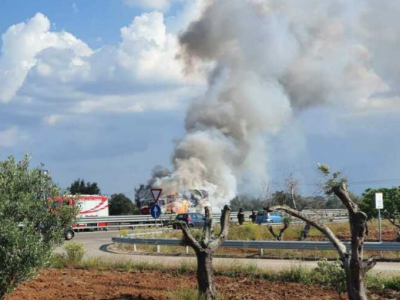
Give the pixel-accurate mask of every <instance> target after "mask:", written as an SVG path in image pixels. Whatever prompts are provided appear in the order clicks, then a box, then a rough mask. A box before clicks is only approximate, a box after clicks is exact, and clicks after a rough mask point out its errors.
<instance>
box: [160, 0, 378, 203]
mask: <svg viewBox="0 0 400 300" xmlns="http://www.w3.org/2000/svg"><path fill="white" fill-rule="evenodd" d="M364 13H365V9H364V8H363V7H356V8H355V7H354V5H352V2H351V1H347V0H346V1H319V0H318V1H317V0H306V1H292V0H269V1H261V0H215V1H209V3H208V5H207V7H206V8H205V10H204V12H203V14H202V16H201V17H200V18H199V19H198V20H196V21H194V22H192V23H191V24H190V25H189V27H188V28H187V30H186V31H185V32H183V33H182V35H181V36H180V45H181V53H180V58H181V59H182V60H183V61H184V62H185V65H186V71H187V72H200V71H201V70H205V69H206V70H208V75H207V76H208V88H207V91H206V92H205V93H204V95H202V96H201V97H198V98H197V99H194V100H193V102H192V103H191V105H190V107H189V110H188V112H187V115H186V121H185V127H186V135H185V136H184V137H183V138H182V140H180V141H179V142H178V143H177V145H176V147H175V152H174V154H173V166H174V171H173V172H172V173H171V174H168V176H165V177H162V178H161V177H158V179H157V180H156V181H155V183H156V184H157V185H159V186H162V187H163V188H165V189H166V190H168V191H178V190H185V189H204V190H207V191H208V193H209V195H210V199H211V201H212V205H213V206H215V207H216V206H221V204H223V203H226V202H227V201H229V200H230V199H231V198H232V197H234V196H235V194H236V188H237V184H238V182H239V181H240V179H241V176H242V174H243V173H244V172H250V173H251V174H253V175H254V176H257V177H261V178H263V179H266V178H267V174H266V173H265V169H266V165H267V163H268V160H267V155H266V153H267V150H268V148H267V144H266V138H267V137H268V136H272V135H275V134H278V133H279V132H280V130H281V129H282V128H283V127H284V126H285V124H287V123H288V122H290V120H291V118H293V116H294V115H295V114H296V113H298V112H299V111H301V110H303V109H306V108H308V107H313V106H316V105H323V104H326V103H348V102H352V101H353V102H357V101H360V100H363V99H367V98H368V97H370V96H371V95H372V94H374V93H376V92H380V91H384V90H385V89H386V85H385V84H384V82H383V81H382V80H381V78H380V77H379V76H378V75H377V74H375V73H374V71H373V69H372V68H371V54H370V53H369V51H368V48H367V47H366V46H365V45H364V44H363V42H362V39H361V38H359V36H360V31H361V29H360V27H359V26H358V25H357V26H356V25H355V24H359V22H360V18H361V16H362V15H363V14H364Z"/></svg>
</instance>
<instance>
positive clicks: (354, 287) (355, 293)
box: [344, 259, 368, 300]
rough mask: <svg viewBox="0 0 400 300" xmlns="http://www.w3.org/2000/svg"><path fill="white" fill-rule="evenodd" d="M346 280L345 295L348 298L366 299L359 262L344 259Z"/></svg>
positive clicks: (353, 299) (355, 299)
mask: <svg viewBox="0 0 400 300" xmlns="http://www.w3.org/2000/svg"><path fill="white" fill-rule="evenodd" d="M344 269H345V272H346V281H347V295H348V297H349V300H368V297H367V290H366V288H365V284H364V274H365V272H364V271H363V269H362V266H361V265H360V263H359V262H357V261H353V260H352V259H350V261H346V262H345V263H344Z"/></svg>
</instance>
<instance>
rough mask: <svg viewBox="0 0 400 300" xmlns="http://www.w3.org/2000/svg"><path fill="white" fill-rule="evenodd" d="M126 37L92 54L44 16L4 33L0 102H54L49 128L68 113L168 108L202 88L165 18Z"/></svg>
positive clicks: (147, 17) (143, 20) (126, 31)
mask: <svg viewBox="0 0 400 300" xmlns="http://www.w3.org/2000/svg"><path fill="white" fill-rule="evenodd" d="M120 37H121V41H120V43H118V44H117V45H115V46H111V45H104V46H102V47H101V48H98V49H91V48H90V47H89V46H88V45H86V44H85V43H84V42H82V41H80V40H79V39H77V38H76V37H74V36H73V35H72V34H70V33H68V32H65V31H62V32H54V31H52V30H51V29H50V21H49V20H48V19H47V17H45V16H44V15H42V14H37V15H36V16H34V17H33V18H32V19H30V20H28V21H27V22H26V23H21V24H18V25H14V26H11V27H10V28H9V29H8V30H7V32H6V33H5V34H4V35H3V48H2V50H3V54H2V56H1V57H0V79H2V80H1V81H0V101H1V102H3V103H9V102H11V101H22V99H29V102H31V103H38V102H41V103H42V104H43V105H44V103H48V104H47V107H51V111H50V112H49V113H48V114H46V115H45V116H43V117H42V120H43V123H44V124H48V125H56V124H58V123H59V122H60V121H61V120H66V119H68V118H65V115H67V114H82V113H90V112H111V113H127V112H130V113H138V112H144V111H147V110H151V109H154V110H170V109H172V108H174V107H176V106H177V105H179V103H181V102H182V101H185V100H186V99H187V98H188V97H189V96H193V95H194V93H195V92H197V91H198V89H199V88H201V86H202V82H201V80H199V78H200V77H198V76H197V77H196V76H185V75H184V73H183V72H182V63H181V61H179V60H177V59H176V56H177V53H178V49H179V45H178V41H177V40H178V39H177V36H176V35H175V34H172V33H170V32H169V31H168V29H167V27H166V25H165V20H164V16H163V14H162V13H160V12H151V13H143V14H142V15H139V16H137V17H135V18H134V19H133V21H132V22H131V24H129V25H128V26H125V27H123V28H121V30H120ZM55 101H57V102H58V103H59V105H57V106H54V105H52V104H51V103H53V102H55ZM32 107H34V106H32ZM41 109H42V108H41ZM42 113H45V112H44V111H42Z"/></svg>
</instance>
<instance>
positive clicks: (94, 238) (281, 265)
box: [59, 231, 400, 275]
mask: <svg viewBox="0 0 400 300" xmlns="http://www.w3.org/2000/svg"><path fill="white" fill-rule="evenodd" d="M117 233H118V232H117V231H98V232H78V233H76V234H75V238H74V239H73V241H76V242H79V243H82V244H83V245H84V247H85V250H86V256H88V257H105V258H110V259H116V260H132V261H135V262H148V263H157V264H163V265H165V266H180V265H181V264H183V263H193V264H194V263H195V262H196V258H194V257H184V256H162V255H140V254H116V253H111V252H109V251H107V246H109V245H110V244H112V242H111V238H112V237H113V236H115V235H116V234H117ZM59 251H60V249H59ZM299 264H300V265H302V266H304V267H307V268H314V267H316V266H317V263H316V262H314V261H298V260H280V259H248V258H220V257H217V258H214V266H217V267H220V266H221V267H223V266H235V265H241V266H246V265H256V266H257V267H258V268H260V269H264V270H278V271H279V270H283V269H287V268H290V267H292V266H294V265H299ZM371 272H373V273H382V274H396V275H400V263H393V262H378V263H377V265H376V266H375V267H374V268H373V269H372V270H371Z"/></svg>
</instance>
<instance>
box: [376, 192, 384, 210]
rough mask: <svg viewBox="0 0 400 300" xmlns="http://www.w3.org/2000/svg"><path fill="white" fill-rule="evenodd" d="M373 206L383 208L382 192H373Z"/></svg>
mask: <svg viewBox="0 0 400 300" xmlns="http://www.w3.org/2000/svg"><path fill="white" fill-rule="evenodd" d="M375 208H376V209H383V194H382V193H376V194H375Z"/></svg>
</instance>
